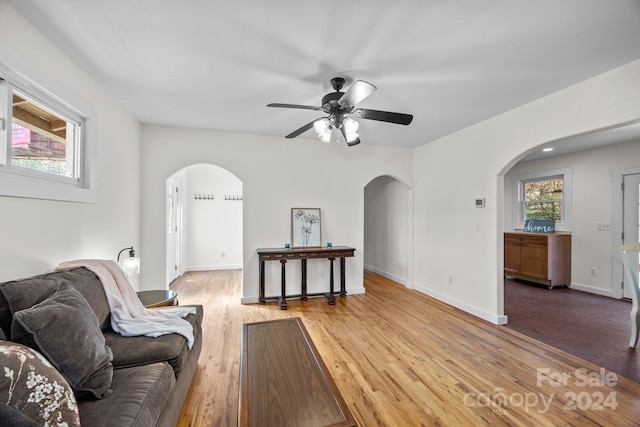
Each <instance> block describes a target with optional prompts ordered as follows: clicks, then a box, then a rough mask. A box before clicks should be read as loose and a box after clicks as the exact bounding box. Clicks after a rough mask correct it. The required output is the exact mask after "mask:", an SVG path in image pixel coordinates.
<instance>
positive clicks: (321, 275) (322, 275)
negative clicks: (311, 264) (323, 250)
mask: <svg viewBox="0 0 640 427" xmlns="http://www.w3.org/2000/svg"><path fill="white" fill-rule="evenodd" d="M318 277H319V278H321V279H324V271H322V270H320V271H318Z"/></svg>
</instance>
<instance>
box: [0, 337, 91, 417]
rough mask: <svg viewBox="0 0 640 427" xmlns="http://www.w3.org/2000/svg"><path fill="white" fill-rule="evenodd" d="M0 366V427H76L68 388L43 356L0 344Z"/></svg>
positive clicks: (73, 401) (75, 412)
mask: <svg viewBox="0 0 640 427" xmlns="http://www.w3.org/2000/svg"><path fill="white" fill-rule="evenodd" d="M0 366H2V371H1V372H0V425H3V426H20V427H27V426H29V427H31V426H67V427H71V426H78V427H79V426H80V416H79V415H78V404H77V402H76V398H75V397H74V395H73V391H72V390H71V387H69V384H68V383H67V381H66V380H65V379H64V377H63V376H62V375H60V372H58V371H57V370H56V368H54V367H53V366H51V364H50V363H49V361H48V360H47V359H45V357H44V356H42V355H41V354H40V353H38V352H37V351H35V350H33V349H31V348H29V347H25V346H23V345H22V344H18V343H14V342H10V341H2V342H0Z"/></svg>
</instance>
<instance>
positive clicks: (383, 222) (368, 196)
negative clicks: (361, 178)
mask: <svg viewBox="0 0 640 427" xmlns="http://www.w3.org/2000/svg"><path fill="white" fill-rule="evenodd" d="M409 193H410V192H409V189H408V188H407V186H406V185H405V184H403V183H401V182H399V181H398V180H396V179H395V178H392V177H390V176H381V177H378V178H376V179H374V180H373V181H371V182H370V183H369V184H368V185H367V186H366V187H365V190H364V249H365V252H364V264H365V268H367V269H368V270H371V271H374V272H376V273H378V274H381V275H383V276H385V277H388V278H390V279H392V280H395V281H396V282H399V283H402V284H407V282H408V279H409V265H410V254H409V241H410V237H409V226H410V224H409V223H410V221H411V216H410V214H412V212H411V213H410V212H408V210H409V207H410V206H409Z"/></svg>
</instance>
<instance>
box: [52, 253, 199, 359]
mask: <svg viewBox="0 0 640 427" xmlns="http://www.w3.org/2000/svg"><path fill="white" fill-rule="evenodd" d="M76 267H85V268H86V269H88V270H90V271H92V272H94V273H95V275H96V276H98V278H99V279H100V281H101V282H102V286H103V287H104V293H105V294H106V295H107V302H108V303H109V309H110V310H111V327H112V328H113V330H114V331H116V332H118V333H119V334H121V335H123V336H127V337H133V336H139V335H145V336H148V337H154V338H155V337H159V336H161V335H167V334H173V333H176V334H180V335H182V336H184V337H185V338H186V339H187V344H188V346H189V348H191V346H192V345H193V327H192V326H191V324H190V323H189V322H187V321H186V320H184V319H182V317H185V316H187V315H188V314H191V313H195V312H196V309H195V308H194V307H170V308H163V309H151V310H150V309H146V308H145V307H144V305H142V302H141V301H140V299H139V298H138V295H137V294H136V291H135V290H134V289H133V286H131V283H130V282H129V278H128V277H127V274H126V273H125V271H124V270H123V269H122V267H120V265H119V264H118V263H117V262H115V261H112V260H99V259H83V260H76V261H67V262H63V263H61V264H60V265H58V266H57V267H56V269H55V270H56V271H60V270H69V269H72V268H76Z"/></svg>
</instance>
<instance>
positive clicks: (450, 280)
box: [449, 276, 453, 285]
mask: <svg viewBox="0 0 640 427" xmlns="http://www.w3.org/2000/svg"><path fill="white" fill-rule="evenodd" d="M449 284H450V285H453V277H451V276H449Z"/></svg>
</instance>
